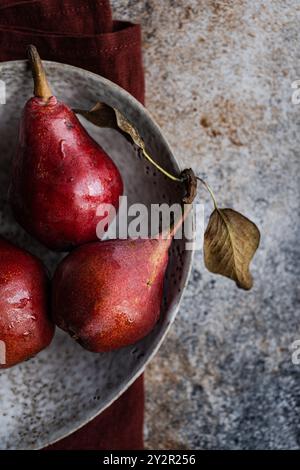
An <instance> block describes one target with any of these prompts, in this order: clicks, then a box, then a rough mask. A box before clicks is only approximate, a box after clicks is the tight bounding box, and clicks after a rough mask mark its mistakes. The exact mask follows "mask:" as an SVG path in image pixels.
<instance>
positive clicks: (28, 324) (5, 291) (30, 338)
mask: <svg viewBox="0 0 300 470" xmlns="http://www.w3.org/2000/svg"><path fill="white" fill-rule="evenodd" d="M48 288H49V285H48V278H47V275H46V272H45V269H44V267H43V265H42V263H41V262H40V261H39V260H38V259H37V258H35V257H34V256H32V255H31V254H29V253H28V252H26V251H24V250H21V249H20V248H17V247H16V246H14V245H12V244H11V243H9V242H7V241H6V240H4V239H3V238H0V368H1V369H2V368H7V367H11V366H13V365H15V364H18V363H19V362H22V361H25V360H26V359H29V358H30V357H32V356H35V355H36V354H37V353H38V352H39V351H41V350H42V349H44V348H46V347H47V346H48V345H49V344H50V343H51V340H52V338H53V334H54V325H53V323H52V322H51V320H50V318H49V316H48V313H49V312H48V300H49V298H48Z"/></svg>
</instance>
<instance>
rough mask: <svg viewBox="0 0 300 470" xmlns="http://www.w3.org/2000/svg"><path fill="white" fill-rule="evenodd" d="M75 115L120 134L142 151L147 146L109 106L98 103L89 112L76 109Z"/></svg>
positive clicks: (118, 112)
mask: <svg viewBox="0 0 300 470" xmlns="http://www.w3.org/2000/svg"><path fill="white" fill-rule="evenodd" d="M73 111H74V113H76V114H80V115H81V116H83V117H85V118H86V119H87V120H88V121H90V122H91V123H93V124H95V126H98V127H109V128H111V129H115V130H117V131H119V132H120V134H122V135H123V136H124V137H125V138H126V139H127V140H129V141H130V142H133V143H134V144H136V145H137V146H138V147H139V148H140V149H141V150H144V148H145V144H144V142H143V140H142V139H141V137H140V135H139V133H138V131H137V130H136V129H135V127H134V126H133V125H132V124H130V122H129V121H127V119H126V118H125V117H124V116H123V114H121V113H120V111H118V110H117V109H114V108H112V107H111V106H109V105H108V104H105V103H101V102H100V101H98V102H97V103H96V104H95V106H94V107H93V108H92V109H90V110H89V111H85V110H84V109H74V110H73Z"/></svg>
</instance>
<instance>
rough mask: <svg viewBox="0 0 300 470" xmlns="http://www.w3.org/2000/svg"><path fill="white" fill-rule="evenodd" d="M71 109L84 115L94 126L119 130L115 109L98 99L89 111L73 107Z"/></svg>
mask: <svg viewBox="0 0 300 470" xmlns="http://www.w3.org/2000/svg"><path fill="white" fill-rule="evenodd" d="M73 111H74V113H76V114H80V115H81V116H83V117H85V118H86V119H87V120H88V121H90V122H92V123H93V124H95V126H99V127H111V128H112V129H116V130H119V127H118V123H117V117H116V113H115V110H114V109H113V108H111V107H110V106H108V105H107V104H105V103H100V101H98V103H96V104H95V106H94V107H93V108H92V109H90V110H89V111H85V110H84V109H74V110H73Z"/></svg>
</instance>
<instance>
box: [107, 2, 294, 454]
mask: <svg viewBox="0 0 300 470" xmlns="http://www.w3.org/2000/svg"><path fill="white" fill-rule="evenodd" d="M112 4H113V8H114V13H115V16H116V17H118V18H122V19H125V18H127V19H131V20H133V21H138V22H141V23H142V25H143V32H144V53H145V68H146V79H147V105H148V108H149V110H150V111H151V112H152V114H153V115H154V117H155V118H156V120H157V121H158V123H160V125H161V126H162V128H163V130H164V132H165V135H166V137H167V138H168V139H169V141H170V143H171V145H172V147H173V149H175V153H176V155H177V157H178V158H179V159H180V161H181V162H182V166H183V167H184V166H191V165H192V166H193V167H194V168H195V170H196V171H197V172H198V174H199V175H201V176H203V177H206V178H207V179H208V181H209V182H210V185H211V186H212V187H213V189H214V191H215V193H216V194H217V196H218V200H219V202H220V205H223V206H231V207H234V208H235V209H237V210H239V211H241V212H243V213H246V214H247V215H248V216H249V217H250V218H252V220H254V221H255V222H256V223H257V224H258V225H259V227H260V229H261V232H262V242H261V248H260V250H259V252H258V254H257V256H256V258H255V260H254V263H253V268H252V271H253V274H254V276H255V286H254V288H253V290H252V291H251V292H243V291H239V290H238V289H237V288H236V287H235V286H234V284H233V283H231V282H230V281H229V280H227V279H223V278H220V277H214V276H213V275H211V274H209V273H208V272H206V270H205V268H204V266H203V261H202V254H201V253H197V255H196V259H195V263H194V270H193V273H192V277H191V281H190V284H189V287H188V290H187V293H186V296H185V300H184V302H183V305H182V308H181V310H180V312H179V315H178V317H177V320H176V322H175V325H174V326H173V328H172V330H171V333H170V334H169V337H168V339H167V340H166V341H165V343H164V345H163V347H162V348H161V350H160V352H159V354H158V355H157V356H156V358H155V359H154V360H153V362H152V363H151V365H150V366H149V367H148V369H147V373H146V380H147V393H148V396H147V409H146V443H147V446H148V447H149V448H176V449H180V448H182V449H184V448H191V449H198V448H204V449H211V448H219V449H228V448H231V449H241V448H242V449H246V448H256V449H258V448H268V449H269V448H293V449H295V448H299V447H300V424H299V423H300V419H299V418H300V366H296V365H293V364H292V362H291V351H290V345H291V343H292V342H293V341H294V340H296V339H300V327H299V318H300V309H299V271H300V263H299V258H300V253H299V229H300V222H299V220H300V218H299V187H300V184H299V183H300V165H299V148H300V133H299V125H300V117H299V116H300V114H299V113H300V105H298V106H296V105H293V104H292V103H291V94H292V89H291V83H292V82H293V81H294V80H296V79H300V37H299V36H300V34H299V15H300V5H299V2H298V0H288V1H286V0H266V1H264V2H259V1H253V0H244V1H242V0H222V1H213V0H191V1H189V2H185V1H184V0H166V1H163V2H162V1H160V0H148V1H147V0H143V1H141V0H113V2H112ZM200 197H201V200H202V201H204V202H205V209H206V215H207V216H208V214H209V211H210V210H211V204H210V202H209V198H208V196H207V195H206V194H205V191H204V190H203V191H201V196H200Z"/></svg>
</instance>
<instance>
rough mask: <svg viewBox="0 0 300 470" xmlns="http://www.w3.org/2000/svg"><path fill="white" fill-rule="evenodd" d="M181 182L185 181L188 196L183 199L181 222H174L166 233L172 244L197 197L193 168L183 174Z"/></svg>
mask: <svg viewBox="0 0 300 470" xmlns="http://www.w3.org/2000/svg"><path fill="white" fill-rule="evenodd" d="M180 181H184V183H185V191H186V194H185V196H184V197H183V199H182V203H183V204H182V207H183V214H182V216H181V217H180V218H179V220H176V221H174V222H173V223H172V225H171V227H170V228H169V229H168V230H167V231H165V232H164V233H165V234H167V237H166V238H167V239H168V240H169V243H170V244H171V241H172V239H173V237H174V235H175V234H176V232H177V230H179V228H180V227H181V226H182V225H183V224H184V221H185V219H186V218H187V216H188V215H189V213H190V212H191V209H192V203H193V201H194V199H195V197H196V195H197V177H196V176H195V174H194V172H193V170H192V169H191V168H189V169H186V170H183V171H182V172H181V174H180Z"/></svg>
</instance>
